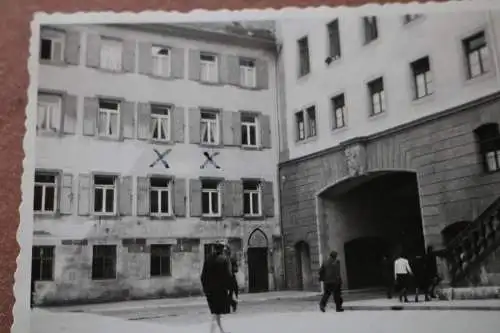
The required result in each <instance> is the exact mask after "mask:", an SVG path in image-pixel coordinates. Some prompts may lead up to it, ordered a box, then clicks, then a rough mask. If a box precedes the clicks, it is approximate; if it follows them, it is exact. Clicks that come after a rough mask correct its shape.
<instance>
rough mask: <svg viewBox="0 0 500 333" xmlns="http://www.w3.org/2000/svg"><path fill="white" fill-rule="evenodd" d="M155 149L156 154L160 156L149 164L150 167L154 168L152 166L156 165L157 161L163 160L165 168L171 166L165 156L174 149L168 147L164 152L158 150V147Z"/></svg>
mask: <svg viewBox="0 0 500 333" xmlns="http://www.w3.org/2000/svg"><path fill="white" fill-rule="evenodd" d="M153 151H154V152H155V153H156V156H158V157H157V158H156V160H155V161H154V162H153V163H151V164H150V165H149V167H150V168H152V167H154V166H155V165H156V163H158V162H161V163H162V164H163V166H164V167H165V169H168V168H170V167H169V165H168V163H167V161H165V160H164V159H163V158H164V157H165V156H167V155H168V153H170V152H171V151H172V149H167V150H165V151H164V152H163V153H160V152H159V151H158V150H156V149H153Z"/></svg>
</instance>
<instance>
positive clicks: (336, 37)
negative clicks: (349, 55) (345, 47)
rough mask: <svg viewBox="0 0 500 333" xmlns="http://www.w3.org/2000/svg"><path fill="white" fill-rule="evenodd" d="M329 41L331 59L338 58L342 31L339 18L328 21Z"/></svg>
mask: <svg viewBox="0 0 500 333" xmlns="http://www.w3.org/2000/svg"><path fill="white" fill-rule="evenodd" d="M327 29H328V42H329V46H330V49H329V54H328V55H329V57H330V58H331V59H330V60H336V59H338V58H340V55H341V52H340V31H339V20H338V19H336V20H333V21H332V22H330V23H328V26H327Z"/></svg>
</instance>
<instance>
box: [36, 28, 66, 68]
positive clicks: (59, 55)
mask: <svg viewBox="0 0 500 333" xmlns="http://www.w3.org/2000/svg"><path fill="white" fill-rule="evenodd" d="M40 35H41V38H40V59H41V60H46V61H63V59H64V39H65V38H64V34H63V33H61V32H58V31H54V30H42V31H41V33H40Z"/></svg>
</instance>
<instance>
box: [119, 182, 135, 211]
mask: <svg viewBox="0 0 500 333" xmlns="http://www.w3.org/2000/svg"><path fill="white" fill-rule="evenodd" d="M118 190H119V192H118V193H119V194H118V202H119V208H120V215H123V216H128V215H132V202H133V195H132V177H131V176H125V177H121V178H120V185H119V188H118Z"/></svg>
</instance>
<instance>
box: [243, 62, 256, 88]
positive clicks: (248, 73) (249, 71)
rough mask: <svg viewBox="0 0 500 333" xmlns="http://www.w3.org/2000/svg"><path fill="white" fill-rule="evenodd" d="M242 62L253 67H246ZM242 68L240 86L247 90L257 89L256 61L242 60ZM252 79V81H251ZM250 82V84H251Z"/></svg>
mask: <svg viewBox="0 0 500 333" xmlns="http://www.w3.org/2000/svg"><path fill="white" fill-rule="evenodd" d="M242 62H248V63H251V64H252V65H251V66H249V65H246V64H244V63H242ZM239 68H240V85H241V86H242V87H245V88H250V89H251V88H256V87H257V64H256V60H255V59H248V58H240V61H239ZM249 77H250V80H249ZM249 82H250V83H249Z"/></svg>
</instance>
